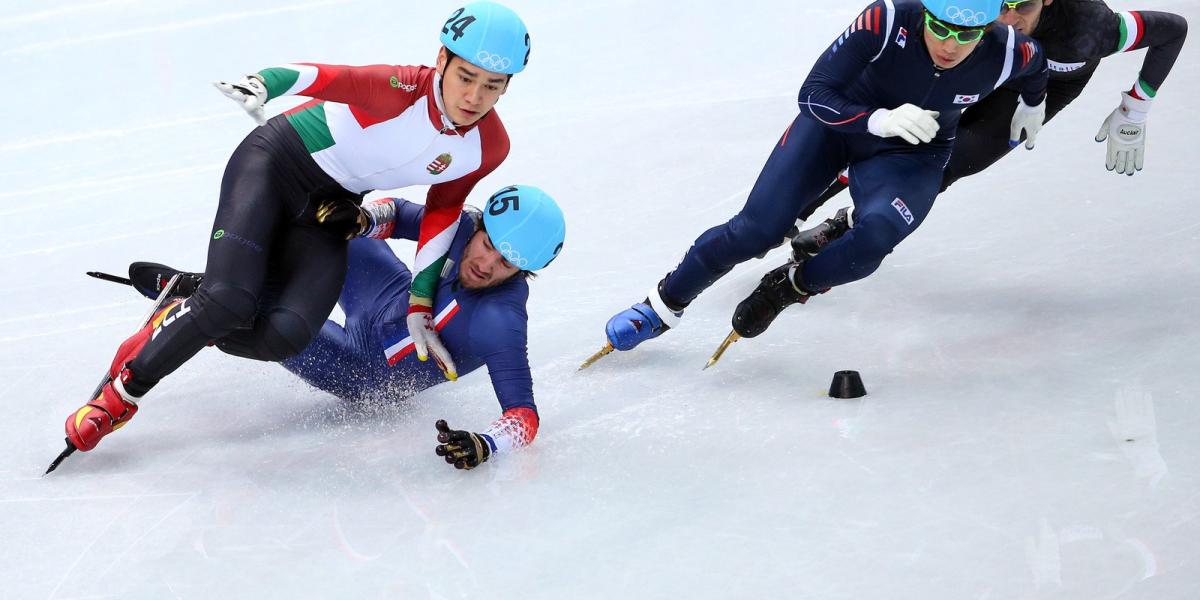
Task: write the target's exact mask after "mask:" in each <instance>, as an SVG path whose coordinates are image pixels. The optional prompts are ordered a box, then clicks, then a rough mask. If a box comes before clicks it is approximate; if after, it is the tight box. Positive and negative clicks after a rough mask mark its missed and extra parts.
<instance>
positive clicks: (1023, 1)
mask: <svg viewBox="0 0 1200 600" xmlns="http://www.w3.org/2000/svg"><path fill="white" fill-rule="evenodd" d="M1052 2H1054V0H1015V1H1014V0H1005V1H1004V3H1003V4H1001V5H1000V16H999V17H998V18H997V19H996V22H997V23H999V24H1001V25H1011V26H1012V27H1013V29H1016V30H1017V31H1020V32H1021V33H1023V34H1025V35H1033V32H1035V31H1037V26H1038V23H1040V22H1041V20H1042V9H1044V8H1046V7H1047V6H1049V5H1050V4H1051V3H1052Z"/></svg>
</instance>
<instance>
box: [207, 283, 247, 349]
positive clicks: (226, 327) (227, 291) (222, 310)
mask: <svg viewBox="0 0 1200 600" xmlns="http://www.w3.org/2000/svg"><path fill="white" fill-rule="evenodd" d="M205 283H207V282H205ZM191 304H192V306H193V307H194V308H195V309H196V316H195V318H196V325H197V326H198V327H199V328H200V331H201V332H202V333H203V334H204V335H207V336H208V337H210V338H213V339H215V338H219V337H221V336H224V335H226V334H228V333H229V332H230V331H233V330H234V329H237V328H239V327H246V326H249V325H250V323H252V322H253V321H254V313H255V312H256V311H257V310H258V297H257V296H255V295H254V294H252V293H250V292H249V291H247V290H244V289H242V288H239V287H234V286H231V285H227V284H223V283H217V284H213V285H211V286H209V285H201V286H200V289H198V290H196V293H195V294H194V295H193V296H192V301H191Z"/></svg>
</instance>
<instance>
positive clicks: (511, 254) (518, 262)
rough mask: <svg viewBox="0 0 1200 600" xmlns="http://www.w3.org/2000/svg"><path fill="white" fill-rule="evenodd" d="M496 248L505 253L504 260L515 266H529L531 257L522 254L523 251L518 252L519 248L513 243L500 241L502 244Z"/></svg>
mask: <svg viewBox="0 0 1200 600" xmlns="http://www.w3.org/2000/svg"><path fill="white" fill-rule="evenodd" d="M496 249H497V250H499V251H500V254H502V255H504V260H507V261H508V262H510V263H512V265H513V266H514V267H516V268H518V269H521V270H525V268H526V267H528V266H529V259H527V258H525V257H523V256H521V253H520V252H517V249H516V248H513V247H512V244H510V243H508V242H500V244H499V245H498V246H496Z"/></svg>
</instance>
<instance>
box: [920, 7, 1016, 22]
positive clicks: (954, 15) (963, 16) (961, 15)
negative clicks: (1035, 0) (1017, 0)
mask: <svg viewBox="0 0 1200 600" xmlns="http://www.w3.org/2000/svg"><path fill="white" fill-rule="evenodd" d="M921 3H922V4H924V5H925V10H928V11H929V12H931V13H933V16H934V17H936V18H937V20H939V21H942V22H944V23H950V24H951V25H958V26H960V27H983V26H984V25H988V24H990V23H991V22H992V21H995V20H996V18H997V17H999V16H1000V5H1001V4H1003V2H1002V1H1001V0H921Z"/></svg>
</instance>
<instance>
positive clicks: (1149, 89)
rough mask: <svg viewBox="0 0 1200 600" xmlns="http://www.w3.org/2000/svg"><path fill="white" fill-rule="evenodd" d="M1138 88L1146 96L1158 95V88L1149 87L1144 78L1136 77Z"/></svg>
mask: <svg viewBox="0 0 1200 600" xmlns="http://www.w3.org/2000/svg"><path fill="white" fill-rule="evenodd" d="M1138 88H1140V89H1141V90H1142V93H1144V94H1146V97H1147V98H1153V97H1154V96H1156V95H1158V90H1156V89H1154V88H1152V87H1150V84H1148V83H1146V80H1145V79H1138Z"/></svg>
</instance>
